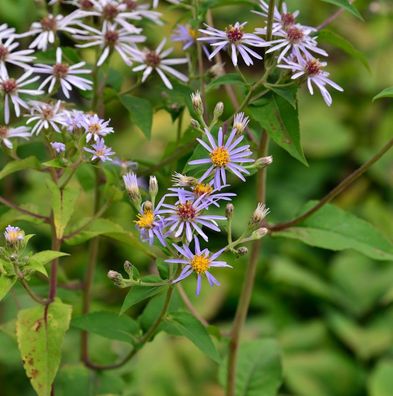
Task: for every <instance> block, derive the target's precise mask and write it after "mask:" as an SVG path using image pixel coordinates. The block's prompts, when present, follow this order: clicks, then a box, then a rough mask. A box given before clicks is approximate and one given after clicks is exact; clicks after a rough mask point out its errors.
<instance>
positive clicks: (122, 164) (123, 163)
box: [112, 158, 138, 171]
mask: <svg viewBox="0 0 393 396" xmlns="http://www.w3.org/2000/svg"><path fill="white" fill-rule="evenodd" d="M112 164H113V165H116V166H118V167H119V168H121V169H122V170H124V171H127V170H129V169H133V170H136V169H137V168H138V163H137V162H135V161H127V160H122V159H120V158H114V159H113V161H112Z"/></svg>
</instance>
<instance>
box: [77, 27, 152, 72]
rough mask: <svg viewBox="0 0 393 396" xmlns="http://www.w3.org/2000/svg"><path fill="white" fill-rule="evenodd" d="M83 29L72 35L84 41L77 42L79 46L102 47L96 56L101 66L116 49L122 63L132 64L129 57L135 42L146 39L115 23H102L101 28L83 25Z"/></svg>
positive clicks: (138, 30)
mask: <svg viewBox="0 0 393 396" xmlns="http://www.w3.org/2000/svg"><path fill="white" fill-rule="evenodd" d="M83 27H84V28H85V31H84V32H82V34H77V35H74V38H75V39H76V40H80V41H86V43H85V44H77V47H79V48H88V47H95V46H99V47H100V48H101V49H102V52H101V55H100V57H99V58H98V61H97V66H101V65H102V64H103V63H104V62H105V60H106V59H107V58H108V56H109V55H110V54H111V53H112V52H113V51H116V52H117V53H118V54H119V55H120V56H121V58H122V59H123V61H124V63H125V64H126V65H128V66H130V65H131V64H132V61H131V59H130V57H131V56H132V55H133V54H134V53H135V51H136V49H135V44H136V43H141V42H143V41H145V40H146V37H145V36H141V35H137V34H133V32H131V33H130V32H129V31H128V30H127V29H125V28H121V27H119V26H117V25H114V24H110V23H106V22H105V23H104V24H103V26H102V30H97V29H95V28H93V27H90V26H87V25H83ZM141 31H142V29H136V30H135V33H140V32H141Z"/></svg>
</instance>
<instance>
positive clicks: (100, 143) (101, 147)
mask: <svg viewBox="0 0 393 396" xmlns="http://www.w3.org/2000/svg"><path fill="white" fill-rule="evenodd" d="M92 147H93V149H94V150H92V149H91V148H87V147H84V148H83V149H84V150H85V151H87V152H88V153H91V154H93V156H92V157H91V160H92V161H94V160H96V159H99V160H101V161H103V162H105V161H112V159H111V158H110V156H111V155H114V154H115V152H114V151H112V149H111V148H110V147H107V146H105V142H104V139H101V138H98V140H97V142H96V143H95V144H93V145H92Z"/></svg>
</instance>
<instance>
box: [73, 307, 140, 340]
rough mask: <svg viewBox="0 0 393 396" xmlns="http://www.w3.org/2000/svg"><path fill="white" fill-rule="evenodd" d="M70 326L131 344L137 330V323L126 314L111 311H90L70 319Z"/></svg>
mask: <svg viewBox="0 0 393 396" xmlns="http://www.w3.org/2000/svg"><path fill="white" fill-rule="evenodd" d="M71 326H72V327H76V328H78V329H81V330H86V331H88V332H90V333H94V334H98V335H100V336H102V337H105V338H109V339H111V340H118V341H124V342H128V343H131V344H133V343H134V341H135V337H134V335H136V334H137V333H138V331H139V326H138V323H137V322H136V321H135V320H133V319H131V318H129V317H128V316H119V315H117V314H115V313H113V312H92V313H89V314H87V315H83V316H77V317H75V318H74V319H72V322H71Z"/></svg>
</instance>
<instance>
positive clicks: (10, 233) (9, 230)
mask: <svg viewBox="0 0 393 396" xmlns="http://www.w3.org/2000/svg"><path fill="white" fill-rule="evenodd" d="M4 238H5V240H6V242H7V243H8V244H9V245H11V246H15V245H18V244H20V243H21V242H23V240H24V239H25V232H24V231H23V230H21V229H20V228H19V227H14V226H11V225H8V226H7V227H6V229H5V231H4Z"/></svg>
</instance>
